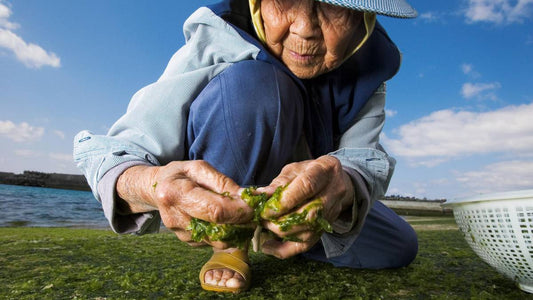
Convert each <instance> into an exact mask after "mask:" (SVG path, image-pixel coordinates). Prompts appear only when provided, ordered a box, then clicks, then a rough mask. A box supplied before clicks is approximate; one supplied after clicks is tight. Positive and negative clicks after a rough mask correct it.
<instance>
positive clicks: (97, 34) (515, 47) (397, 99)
mask: <svg viewBox="0 0 533 300" xmlns="http://www.w3.org/2000/svg"><path fill="white" fill-rule="evenodd" d="M214 2H217V1H198V0H196V1H176V0H159V1H155V2H154V1H146V0H142V1H140V0H137V1H127V0H111V1H109V0H105V1H104V0H91V1H88V0H78V1H70V0H49V1H38V0H25V1H7V0H0V143H1V145H2V147H0V171H8V172H15V173H20V172H22V171H24V170H34V171H43V172H58V173H72V174H75V173H79V171H78V170H77V169H76V167H75V165H74V163H73V162H72V155H71V149H72V138H73V136H74V135H75V134H76V133H77V132H78V131H80V130H83V129H89V130H91V131H93V132H95V133H100V134H105V133H106V131H107V129H108V128H109V127H110V126H111V125H112V123H113V122H114V121H115V120H116V119H118V118H119V117H120V116H121V115H122V114H123V113H124V111H125V109H126V106H127V103H128V102H129V99H130V98H131V96H132V95H133V94H134V93H135V92H136V91H137V90H138V89H140V88H141V87H143V86H145V85H147V84H149V83H151V82H153V81H155V80H157V78H158V77H159V75H160V74H161V73H162V72H163V69H164V68H165V66H166V63H167V62H168V60H169V59H170V57H171V56H172V54H173V53H174V52H175V51H176V50H177V49H178V48H179V47H180V46H181V45H182V44H183V34H182V30H181V26H182V24H183V21H184V20H185V19H186V17H187V16H188V15H189V14H190V13H192V12H193V11H194V10H195V9H196V8H197V7H199V6H201V5H206V4H210V3H214ZM410 3H411V4H412V5H413V6H414V7H415V8H416V9H417V10H418V12H419V14H420V16H419V17H418V18H417V19H414V20H402V19H392V18H386V17H380V18H379V20H380V22H381V23H382V24H383V25H384V26H385V28H386V29H387V30H388V32H389V35H390V36H391V38H392V39H393V40H394V41H395V42H396V44H397V45H398V47H399V48H400V50H401V51H402V53H403V63H402V68H401V70H400V72H399V73H398V74H397V76H396V77H395V78H393V79H392V80H390V81H389V82H388V86H387V87H388V95H387V116H388V117H387V122H386V126H385V129H384V131H383V134H382V143H383V144H384V146H385V148H386V149H387V151H388V152H389V153H390V154H391V155H392V156H394V157H395V158H396V159H397V161H398V163H397V166H396V172H395V175H394V177H393V180H392V182H391V186H390V189H389V194H401V195H406V196H416V197H427V198H456V197H462V196H469V195H473V194H478V193H487V192H499V191H507V190H516V189H531V188H533V151H532V150H533V121H532V120H531V119H532V117H531V116H533V75H532V70H533V26H532V23H533V22H532V21H533V0H519V1H510V0H449V1H421V0H415V1H410Z"/></svg>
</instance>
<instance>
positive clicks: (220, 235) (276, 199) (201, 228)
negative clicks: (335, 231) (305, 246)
mask: <svg viewBox="0 0 533 300" xmlns="http://www.w3.org/2000/svg"><path fill="white" fill-rule="evenodd" d="M285 188H286V186H279V187H278V188H276V190H275V191H274V193H273V194H272V196H270V197H268V196H267V194H266V193H259V194H257V193H256V188H255V187H248V188H245V189H244V190H243V192H242V193H241V199H242V200H243V201H244V202H246V204H247V205H248V206H250V207H251V208H252V209H253V210H254V217H253V219H252V222H251V224H247V225H231V224H216V223H210V222H207V221H204V220H201V219H197V218H192V219H191V223H190V224H189V226H188V227H187V230H189V231H191V238H192V240H193V241H195V242H201V241H203V240H209V241H222V242H225V243H228V244H229V245H231V246H236V247H240V248H242V247H243V246H245V245H246V244H247V242H248V241H249V240H250V239H251V238H252V237H253V235H254V228H255V227H256V226H258V225H259V224H260V223H261V221H263V220H269V221H272V222H274V223H275V224H276V225H278V226H280V229H281V231H284V232H286V231H289V230H290V229H291V228H292V227H293V226H299V225H305V226H307V227H308V228H309V229H310V230H313V231H315V232H317V233H318V232H321V231H326V232H332V229H331V225H330V224H329V222H328V221H327V220H326V219H324V217H323V216H322V210H323V205H322V201H321V200H320V199H315V200H313V201H311V202H310V203H309V204H308V205H307V207H306V209H305V210H304V211H302V212H300V213H297V212H294V213H291V214H289V215H287V216H285V217H283V218H282V219H281V220H277V219H267V218H265V217H264V215H265V213H264V212H265V210H267V209H270V210H274V211H279V210H280V208H281V201H280V200H281V194H282V193H283V190H284V189H285ZM221 195H223V196H225V195H227V193H222V194H221ZM315 208H316V209H317V213H316V217H314V218H312V219H310V220H308V219H307V215H308V213H309V211H310V210H311V209H315ZM284 240H292V241H298V242H300V240H299V239H298V238H297V237H285V238H284Z"/></svg>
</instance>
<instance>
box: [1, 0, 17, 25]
mask: <svg viewBox="0 0 533 300" xmlns="http://www.w3.org/2000/svg"><path fill="white" fill-rule="evenodd" d="M11 14H12V12H11V8H9V7H8V6H7V5H6V4H4V3H2V1H0V28H6V29H17V28H18V27H19V25H18V24H17V23H11V22H10V21H9V17H10V16H11Z"/></svg>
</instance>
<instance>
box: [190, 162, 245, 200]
mask: <svg viewBox="0 0 533 300" xmlns="http://www.w3.org/2000/svg"><path fill="white" fill-rule="evenodd" d="M184 171H185V174H186V175H187V177H189V178H190V179H191V180H192V181H194V182H196V183H198V184H199V185H200V186H201V187H203V188H205V189H208V190H211V191H213V192H215V193H218V194H228V195H230V196H232V197H233V198H236V199H240V193H239V191H240V190H241V187H240V186H239V185H238V184H237V183H235V181H233V180H232V179H231V178H229V177H227V176H226V175H224V174H222V173H220V172H219V171H218V170H216V169H215V168H214V167H213V166H211V165H210V164H209V163H208V162H205V161H194V163H191V164H188V165H187V166H186V167H185V170H184Z"/></svg>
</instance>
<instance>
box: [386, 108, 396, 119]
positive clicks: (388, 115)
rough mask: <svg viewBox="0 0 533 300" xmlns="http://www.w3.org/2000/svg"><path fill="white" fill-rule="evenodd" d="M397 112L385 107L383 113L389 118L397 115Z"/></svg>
mask: <svg viewBox="0 0 533 300" xmlns="http://www.w3.org/2000/svg"><path fill="white" fill-rule="evenodd" d="M397 114H398V112H397V111H395V110H392V109H386V110H385V115H386V116H387V117H389V118H392V117H394V116H395V115H397Z"/></svg>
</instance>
